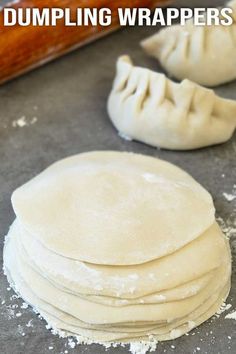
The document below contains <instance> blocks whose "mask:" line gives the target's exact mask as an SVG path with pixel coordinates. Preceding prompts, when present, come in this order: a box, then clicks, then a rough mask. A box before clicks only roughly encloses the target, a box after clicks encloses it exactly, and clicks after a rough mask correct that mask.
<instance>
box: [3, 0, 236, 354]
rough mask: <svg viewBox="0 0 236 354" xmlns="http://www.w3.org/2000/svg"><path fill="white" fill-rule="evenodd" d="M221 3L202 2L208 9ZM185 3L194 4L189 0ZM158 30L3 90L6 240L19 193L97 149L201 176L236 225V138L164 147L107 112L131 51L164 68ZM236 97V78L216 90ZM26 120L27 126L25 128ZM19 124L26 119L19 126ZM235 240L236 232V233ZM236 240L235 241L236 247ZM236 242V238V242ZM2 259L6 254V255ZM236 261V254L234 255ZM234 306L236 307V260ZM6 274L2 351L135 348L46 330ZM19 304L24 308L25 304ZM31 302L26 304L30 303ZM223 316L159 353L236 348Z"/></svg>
mask: <svg viewBox="0 0 236 354" xmlns="http://www.w3.org/2000/svg"><path fill="white" fill-rule="evenodd" d="M206 3H208V4H211V5H212V4H213V3H214V5H215V4H219V3H222V2H220V1H218V2H216V1H214V2H213V1H203V0H202V1H200V0H199V1H195V2H191V4H198V5H199V6H205V5H206ZM181 4H183V5H185V6H189V2H188V1H187V0H186V1H184V2H182V3H181ZM155 30H156V29H155V28H127V29H124V30H122V31H119V32H116V33H114V34H112V35H110V36H109V37H107V38H104V39H101V40H99V41H97V42H96V43H93V44H92V45H88V46H86V47H84V48H82V49H80V50H77V51H76V52H74V53H71V54H69V55H67V56H65V57H64V58H62V59H59V60H57V61H55V62H53V63H51V64H48V65H46V66H45V67H43V68H40V69H38V70H36V71H34V72H31V73H29V74H27V75H25V76H23V77H21V78H19V79H17V80H14V81H12V82H10V83H7V84H5V85H3V86H1V87H0V107H1V110H0V245H1V247H2V246H3V241H4V235H5V234H6V233H7V231H8V228H9V225H10V224H11V223H12V221H13V219H14V213H13V210H12V207H11V202H10V198H11V193H12V191H13V190H14V189H15V188H16V187H18V186H20V185H21V184H22V183H24V182H26V181H27V180H29V179H30V178H31V177H33V176H35V175H36V174H37V173H39V172H40V171H42V169H44V168H45V167H47V166H48V165H49V164H51V163H52V162H54V161H56V160H58V159H61V158H63V157H65V156H69V155H71V154H76V153H79V152H84V151H90V150H106V149H110V150H120V151H133V152H137V153H143V154H147V155H151V156H156V157H160V158H162V159H166V160H167V161H170V162H173V163H175V164H177V165H179V166H180V167H182V168H183V169H185V170H186V171H188V172H189V173H190V174H191V175H192V176H193V177H194V178H195V179H197V180H198V181H199V182H200V183H201V184H202V185H203V186H204V187H205V188H207V189H208V191H209V192H210V193H211V194H212V195H213V198H214V202H215V206H216V210H217V215H218V216H220V217H222V218H223V219H224V220H225V222H226V223H227V224H228V225H231V226H232V225H233V222H234V221H235V218H236V217H235V212H236V203H235V202H236V200H234V201H232V202H228V201H227V200H226V199H225V197H224V195H223V193H232V191H233V185H234V184H235V183H236V160H235V154H236V135H234V137H233V138H232V139H231V140H230V141H229V142H227V143H226V144H223V145H219V146H215V147H210V148H206V149H200V150H197V151H192V152H173V151H164V150H158V149H155V148H152V147H149V146H147V145H144V144H141V143H138V142H128V141H124V140H122V139H121V138H120V137H119V136H118V135H117V132H116V130H115V129H114V128H113V126H112V125H111V123H110V121H109V119H108V116H107V113H106V100H107V96H108V93H109V91H110V88H111V83H112V80H113V77H114V71H115V62H116V59H117V57H118V56H119V55H121V54H125V53H127V54H130V55H131V57H132V58H133V60H134V62H135V63H136V64H138V65H143V66H147V67H149V68H152V69H154V70H158V71H161V68H160V67H159V66H158V64H157V62H155V61H154V60H152V59H150V58H148V57H146V56H145V54H144V53H143V52H142V50H141V49H140V47H139V41H140V40H141V39H143V38H145V37H146V36H148V35H149V34H151V33H154V32H155ZM216 91H217V92H218V93H219V94H220V95H222V96H224V97H230V98H234V99H236V82H233V83H230V84H228V85H224V86H222V87H220V88H217V90H216ZM21 117H25V118H24V119H25V121H26V122H27V125H25V126H23V127H19V126H18V124H19V119H20V118H21ZM17 122H18V123H17ZM234 237H235V235H234ZM234 242H235V241H234V238H233V236H232V238H231V246H232V250H233V253H234V256H235V248H234V249H233V246H234V245H233V243H234ZM235 245H236V242H235ZM0 260H1V261H2V253H0ZM234 261H235V258H234ZM232 280H233V282H232V289H231V293H230V296H229V299H228V303H230V304H232V308H231V309H230V310H235V309H236V274H235V262H234V270H233V279H232ZM21 305H22V301H21V300H20V299H15V297H14V296H13V292H12V291H11V290H9V289H8V284H7V281H6V279H5V276H4V275H3V273H2V272H1V274H0V353H2V354H21V353H22V354H23V353H25V354H32V353H37V354H46V353H47V354H49V353H51V354H55V353H56V354H59V353H60V354H62V353H63V354H66V351H68V353H70V354H74V353H87V354H101V353H108V354H110V353H114V354H115V353H117V354H122V353H127V352H128V350H127V348H117V349H108V350H107V351H106V350H105V349H104V348H103V347H101V346H97V345H91V346H83V345H79V346H76V347H75V349H73V348H71V347H73V342H71V343H69V342H68V339H61V338H58V337H57V336H54V335H52V334H51V333H50V331H49V330H47V329H46V328H45V322H44V321H43V320H40V319H39V318H38V317H37V316H36V315H35V314H34V313H33V312H32V310H31V309H30V308H27V309H25V308H21ZM17 306H18V307H17ZM23 307H24V306H23ZM226 313H227V312H225V313H223V314H222V315H221V316H220V317H219V318H216V319H213V320H210V321H207V322H206V323H205V324H203V325H202V326H200V327H199V328H197V329H195V330H194V331H193V332H191V333H190V334H189V335H188V336H183V337H182V338H179V339H177V340H175V341H172V342H165V343H160V344H159V345H158V349H157V352H158V353H168V354H169V353H176V354H179V353H185V354H187V353H209V354H210V353H212V354H213V353H214V354H217V353H227V354H229V353H235V349H236V322H235V321H234V320H227V319H225V314H226Z"/></svg>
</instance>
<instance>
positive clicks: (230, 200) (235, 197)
mask: <svg viewBox="0 0 236 354" xmlns="http://www.w3.org/2000/svg"><path fill="white" fill-rule="evenodd" d="M223 196H224V197H225V199H226V200H227V201H228V202H229V203H230V202H232V201H233V200H234V199H236V194H229V193H223Z"/></svg>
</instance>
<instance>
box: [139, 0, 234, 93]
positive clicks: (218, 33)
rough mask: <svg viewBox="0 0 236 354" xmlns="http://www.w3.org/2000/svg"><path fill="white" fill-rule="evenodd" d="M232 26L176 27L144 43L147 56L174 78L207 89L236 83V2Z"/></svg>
mask: <svg viewBox="0 0 236 354" xmlns="http://www.w3.org/2000/svg"><path fill="white" fill-rule="evenodd" d="M227 7H231V8H232V9H233V11H234V12H233V16H232V17H233V21H234V22H233V24H232V25H231V26H224V25H220V26H214V25H212V26H195V25H194V23H193V19H190V20H189V21H188V22H187V24H186V25H185V26H181V25H178V24H177V25H174V26H170V27H166V28H164V29H162V30H160V31H159V32H158V33H157V34H154V35H152V36H151V37H149V38H147V39H145V40H143V41H142V42H141V46H142V47H143V49H144V50H145V52H146V53H147V54H149V55H151V56H153V57H155V58H157V59H158V60H159V61H160V63H161V64H162V66H163V67H164V69H165V70H166V71H167V72H168V73H169V74H170V75H171V76H174V77H175V78H177V79H179V80H182V79H186V78H187V79H189V80H192V81H194V82H196V83H198V84H201V85H204V86H217V85H220V84H223V83H226V82H229V81H232V80H235V79H236V65H235V63H236V1H235V0H233V1H231V2H229V3H228V4H227Z"/></svg>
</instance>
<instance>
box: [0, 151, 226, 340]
mask: <svg viewBox="0 0 236 354" xmlns="http://www.w3.org/2000/svg"><path fill="white" fill-rule="evenodd" d="M12 203H13V208H14V211H15V214H16V220H15V221H14V223H13V225H12V226H11V228H10V231H9V234H8V235H7V237H6V243H5V250H4V264H5V271H6V274H7V277H8V280H9V282H10V284H11V285H12V287H13V288H14V289H15V291H16V292H17V293H19V294H20V295H21V296H22V298H23V299H24V300H25V301H26V302H27V303H29V304H31V305H32V307H33V308H34V309H36V310H37V311H38V312H39V313H40V314H41V315H42V316H43V317H44V318H45V319H46V321H47V322H48V323H49V324H50V325H51V326H52V327H53V328H54V329H56V330H62V331H65V333H66V334H68V335H71V334H73V335H78V336H82V337H84V338H88V339H89V340H91V341H93V342H101V343H103V342H131V341H140V340H144V341H150V340H169V339H173V338H176V337H179V336H181V335H183V334H184V333H187V332H188V331H190V330H191V329H192V328H194V327H196V326H198V325H199V324H201V323H202V322H204V321H205V320H207V319H208V318H210V317H211V316H212V315H214V314H215V313H216V311H217V310H218V309H219V307H220V306H221V304H222V302H223V301H224V300H225V298H226V297H227V295H228V292H229V289H230V274H231V256H230V250H229V245H228V240H227V239H226V238H225V237H224V235H223V234H222V232H221V230H220V228H219V226H218V225H217V223H216V221H215V215H214V214H215V209H214V206H213V202H212V198H211V196H210V195H209V193H208V192H207V191H206V190H205V189H203V188H202V187H201V186H200V185H199V184H198V183H197V182H196V181H195V180H194V179H193V178H192V177H190V176H189V175H188V174H187V173H185V172H184V171H182V170H181V169H179V168H177V167H176V166H174V165H172V164H170V163H167V162H165V161H161V160H158V159H156V158H151V157H147V156H143V155H137V154H131V153H120V152H91V153H84V154H79V155H76V156H72V157H69V158H67V159H64V160H62V161H59V162H57V163H55V164H53V165H52V166H50V167H49V168H48V169H46V170H45V171H44V172H42V173H41V174H39V175H38V176H37V177H35V178H33V179H32V180H31V181H29V182H28V183H26V184H25V185H23V186H22V187H20V188H18V189H17V190H16V191H15V192H14V193H13V196H12Z"/></svg>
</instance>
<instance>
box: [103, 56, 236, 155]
mask: <svg viewBox="0 0 236 354" xmlns="http://www.w3.org/2000/svg"><path fill="white" fill-rule="evenodd" d="M235 67H236V66H235ZM108 113H109V116H110V119H111V121H112V123H113V124H114V126H115V127H116V128H117V129H118V131H119V132H121V135H125V136H128V137H130V138H131V139H135V140H139V141H142V142H144V143H146V144H149V145H152V146H156V147H161V148H165V149H174V150H190V149H197V148H201V147H205V146H209V145H214V144H219V143H223V142H225V141H227V140H229V139H230V137H231V136H232V134H233V132H234V130H235V127H236V101H233V100H228V99H224V98H221V97H219V96H217V95H216V94H215V93H214V91H213V90H209V89H206V88H203V87H201V86H198V85H197V84H195V83H193V82H191V81H189V80H184V81H182V82H181V83H180V84H178V83H175V82H173V81H171V80H169V79H167V77H166V76H165V75H164V74H160V73H155V72H153V71H151V70H148V69H145V68H141V67H134V66H133V64H132V62H131V60H130V58H129V57H127V56H122V57H120V58H119V59H118V62H117V74H116V78H115V81H114V85H113V89H112V91H111V93H110V96H109V99H108Z"/></svg>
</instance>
